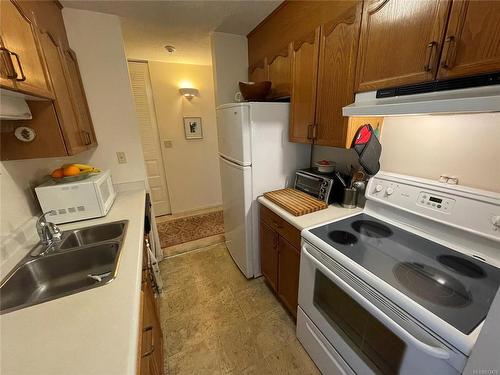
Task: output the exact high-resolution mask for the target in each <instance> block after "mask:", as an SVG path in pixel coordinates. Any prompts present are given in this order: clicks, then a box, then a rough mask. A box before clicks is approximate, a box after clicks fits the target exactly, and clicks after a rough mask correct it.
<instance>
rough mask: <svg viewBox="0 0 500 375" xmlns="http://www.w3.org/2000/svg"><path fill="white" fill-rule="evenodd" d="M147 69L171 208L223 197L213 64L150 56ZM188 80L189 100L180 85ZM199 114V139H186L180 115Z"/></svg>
mask: <svg viewBox="0 0 500 375" xmlns="http://www.w3.org/2000/svg"><path fill="white" fill-rule="evenodd" d="M148 64H149V74H150V78H151V88H152V91H153V98H154V102H155V110H156V120H157V123H158V129H159V133H160V139H161V141H162V147H164V144H163V141H164V140H171V141H172V147H171V148H165V147H164V148H163V151H164V153H163V156H164V162H165V170H166V174H167V184H168V191H169V195H170V204H171V207H172V213H174V214H175V213H179V212H186V211H192V210H196V209H201V208H207V207H213V206H218V205H220V204H221V203H222V197H221V187H220V174H219V160H218V145H217V125H216V119H215V99H214V87H213V79H212V77H213V73H212V67H211V66H208V65H189V64H171V63H164V62H158V61H150V62H149V63H148ZM182 86H191V87H195V88H197V89H198V90H199V96H196V97H194V98H193V99H192V100H188V99H186V98H184V97H182V96H181V95H180V94H179V88H180V87H182ZM184 116H187V117H201V119H202V127H203V139H196V140H186V138H185V135H184V124H183V117H184Z"/></svg>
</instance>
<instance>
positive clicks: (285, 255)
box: [278, 237, 300, 317]
mask: <svg viewBox="0 0 500 375" xmlns="http://www.w3.org/2000/svg"><path fill="white" fill-rule="evenodd" d="M299 271H300V249H297V248H295V247H293V246H292V245H291V244H290V243H289V242H288V241H287V240H286V239H284V238H283V237H279V240H278V295H279V296H280V298H281V301H282V302H283V303H284V304H285V306H286V307H287V308H288V310H290V312H291V313H292V314H293V316H295V317H296V316H297V305H298V294H299Z"/></svg>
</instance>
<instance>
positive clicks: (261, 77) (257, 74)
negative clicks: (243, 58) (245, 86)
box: [248, 59, 267, 82]
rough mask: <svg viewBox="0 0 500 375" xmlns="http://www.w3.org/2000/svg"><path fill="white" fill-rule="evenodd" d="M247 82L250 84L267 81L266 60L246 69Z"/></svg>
mask: <svg viewBox="0 0 500 375" xmlns="http://www.w3.org/2000/svg"><path fill="white" fill-rule="evenodd" d="M248 80H249V81H250V82H262V81H267V69H266V60H265V59H264V60H262V61H259V62H258V63H257V64H255V65H253V66H251V67H250V68H249V69H248Z"/></svg>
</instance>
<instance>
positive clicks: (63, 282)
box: [0, 220, 128, 314]
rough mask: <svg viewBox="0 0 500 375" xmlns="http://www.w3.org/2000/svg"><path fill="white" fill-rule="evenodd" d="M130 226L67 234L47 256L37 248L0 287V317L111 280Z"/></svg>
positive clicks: (120, 223)
mask: <svg viewBox="0 0 500 375" xmlns="http://www.w3.org/2000/svg"><path fill="white" fill-rule="evenodd" d="M127 225H128V221H127V220H124V221H117V222H113V223H106V224H101V225H95V226H91V227H86V228H81V229H75V230H70V231H65V232H63V234H62V238H61V241H60V242H58V243H56V244H55V245H54V247H53V248H52V249H49V251H47V252H46V253H45V255H39V253H40V251H41V250H42V247H41V245H37V246H36V247H35V248H34V249H33V250H32V251H31V252H30V253H29V254H28V255H26V257H24V258H23V259H22V260H21V261H20V262H19V263H18V264H17V266H16V267H14V269H13V270H12V271H11V272H10V273H9V274H8V275H7V277H6V278H5V279H4V280H3V281H2V283H1V284H0V297H1V298H0V314H5V313H8V312H11V311H15V310H19V309H22V308H25V307H28V306H32V305H36V304H39V303H42V302H47V301H50V300H53V299H56V298H60V297H64V296H67V295H70V294H74V293H78V292H82V291H84V290H88V289H92V288H96V287H99V286H102V285H105V284H107V283H109V282H110V281H112V280H113V279H114V278H115V277H116V273H117V268H118V262H119V257H120V250H121V247H122V242H123V240H124V238H125V233H126V230H127Z"/></svg>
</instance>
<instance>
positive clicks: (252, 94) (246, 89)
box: [239, 81, 271, 102]
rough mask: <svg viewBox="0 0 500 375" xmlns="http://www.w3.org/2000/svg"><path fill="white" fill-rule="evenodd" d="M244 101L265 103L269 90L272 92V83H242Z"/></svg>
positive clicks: (241, 89)
mask: <svg viewBox="0 0 500 375" xmlns="http://www.w3.org/2000/svg"><path fill="white" fill-rule="evenodd" d="M239 86H240V92H241V95H243V99H245V100H250V101H256V102H259V101H263V100H264V99H265V98H266V96H267V94H268V93H269V90H271V81H261V82H241V81H240V83H239Z"/></svg>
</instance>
